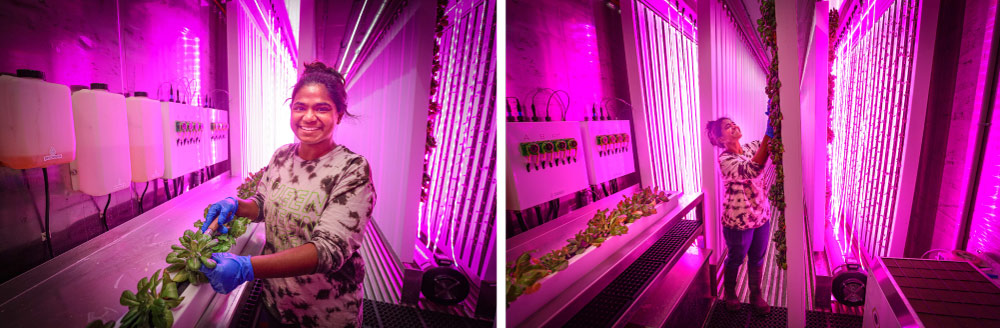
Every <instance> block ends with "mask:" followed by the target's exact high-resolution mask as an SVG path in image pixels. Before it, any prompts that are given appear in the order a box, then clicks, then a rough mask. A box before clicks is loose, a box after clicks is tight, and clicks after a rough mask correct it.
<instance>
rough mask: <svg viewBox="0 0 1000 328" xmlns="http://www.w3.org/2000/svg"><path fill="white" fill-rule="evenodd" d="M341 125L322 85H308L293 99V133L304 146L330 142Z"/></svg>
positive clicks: (328, 94)
mask: <svg viewBox="0 0 1000 328" xmlns="http://www.w3.org/2000/svg"><path fill="white" fill-rule="evenodd" d="M339 123H340V119H339V115H337V108H336V106H335V105H334V103H333V99H332V98H330V93H329V92H326V87H325V86H323V85H321V84H316V83H312V84H307V85H305V86H303V87H302V88H301V89H299V92H298V93H296V94H295V98H293V99H292V132H294V133H295V136H296V137H298V138H299V140H301V141H302V143H304V144H316V143H320V142H324V141H326V142H329V141H330V138H332V137H333V129H334V128H335V127H336V126H337V124H339Z"/></svg>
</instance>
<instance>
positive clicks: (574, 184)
mask: <svg viewBox="0 0 1000 328" xmlns="http://www.w3.org/2000/svg"><path fill="white" fill-rule="evenodd" d="M583 156H584V154H583V145H582V138H581V135H580V122H576V121H572V122H516V123H507V209H512V210H525V209H529V208H532V207H534V206H536V205H539V204H542V203H545V202H548V201H550V200H553V199H556V198H559V197H562V196H565V195H568V194H572V193H574V192H577V191H580V190H583V189H586V188H587V187H589V185H588V184H587V166H586V164H585V163H584V158H583Z"/></svg>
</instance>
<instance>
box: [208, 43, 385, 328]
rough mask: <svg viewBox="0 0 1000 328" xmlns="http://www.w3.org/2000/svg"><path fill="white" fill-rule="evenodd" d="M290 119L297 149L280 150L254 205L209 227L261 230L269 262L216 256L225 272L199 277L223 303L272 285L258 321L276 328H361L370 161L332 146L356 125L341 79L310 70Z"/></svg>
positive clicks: (225, 208)
mask: <svg viewBox="0 0 1000 328" xmlns="http://www.w3.org/2000/svg"><path fill="white" fill-rule="evenodd" d="M290 110H291V120H290V127H291V129H292V131H293V133H295V135H296V136H297V137H298V139H299V140H300V142H299V143H293V144H289V145H285V146H282V147H280V148H278V150H277V151H276V152H275V154H274V156H273V157H272V158H271V161H270V163H269V164H268V166H267V168H266V170H265V171H264V175H263V178H262V180H261V182H262V185H261V186H262V188H259V189H258V193H257V194H256V195H255V196H254V197H253V198H252V199H251V200H250V201H242V200H236V199H235V198H232V197H230V198H227V199H224V200H222V201H220V202H219V203H216V204H215V205H212V207H211V208H210V209H209V212H208V214H207V215H206V222H208V224H205V225H203V227H205V228H207V227H208V225H209V224H211V222H212V221H213V220H218V222H219V223H220V224H224V223H226V222H228V221H229V220H231V219H232V217H233V215H232V214H234V213H235V214H236V216H245V217H251V218H256V220H255V221H257V222H260V221H263V222H264V225H265V227H266V229H267V243H266V244H265V246H264V251H263V254H262V255H260V256H254V257H252V258H251V257H250V256H237V255H233V254H229V253H216V254H214V255H213V256H212V258H213V259H215V260H216V262H218V265H217V266H216V267H215V268H212V269H210V268H206V267H202V272H205V275H206V276H207V277H208V279H209V280H210V282H211V284H212V288H213V289H215V291H216V292H219V293H229V292H230V291H232V290H233V289H234V288H236V287H237V286H239V285H241V284H243V283H244V282H247V281H252V280H253V279H254V278H260V279H265V280H266V282H267V283H266V284H265V288H264V291H265V295H266V297H265V304H266V308H267V311H262V316H263V318H262V319H261V320H262V321H266V322H270V323H271V324H272V325H277V326H281V325H295V326H305V327H311V326H323V327H352V326H360V323H361V303H362V302H361V300H362V298H363V295H364V293H363V289H362V283H363V279H364V272H365V268H364V266H365V264H364V260H363V259H362V258H361V255H360V253H359V247H360V246H361V243H362V240H363V234H364V232H363V228H364V227H365V226H366V225H367V223H368V221H369V220H370V219H371V215H372V208H373V207H374V205H375V189H374V186H373V185H372V180H371V169H370V168H369V166H368V161H367V160H366V159H365V158H364V157H362V156H361V155H358V154H355V153H354V152H352V151H350V150H349V149H347V147H345V146H343V145H338V144H337V143H336V142H334V140H333V131H334V130H335V129H336V128H337V126H338V125H339V124H340V122H341V119H343V117H344V116H345V115H350V114H348V112H347V93H346V92H345V90H344V78H343V76H342V75H340V73H338V72H336V71H334V70H333V69H331V68H328V67H326V65H324V64H323V63H319V62H316V63H312V64H307V65H306V69H305V72H304V73H303V74H302V76H301V77H300V78H299V81H298V82H297V83H296V84H295V88H294V89H293V91H292V104H291V108H290ZM303 204H304V205H303ZM279 323H280V324H279Z"/></svg>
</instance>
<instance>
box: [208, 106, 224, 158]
mask: <svg viewBox="0 0 1000 328" xmlns="http://www.w3.org/2000/svg"><path fill="white" fill-rule="evenodd" d="M204 110H205V118H206V119H205V125H206V129H205V141H204V143H205V152H204V155H205V165H213V164H217V163H219V162H222V161H225V160H227V159H229V112H226V111H221V110H218V109H214V108H204Z"/></svg>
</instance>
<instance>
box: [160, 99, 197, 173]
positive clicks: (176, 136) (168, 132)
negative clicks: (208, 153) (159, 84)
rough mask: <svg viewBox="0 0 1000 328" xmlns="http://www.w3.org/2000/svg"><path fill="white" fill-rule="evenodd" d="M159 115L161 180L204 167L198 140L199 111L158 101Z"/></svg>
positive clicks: (183, 105) (184, 105)
mask: <svg viewBox="0 0 1000 328" xmlns="http://www.w3.org/2000/svg"><path fill="white" fill-rule="evenodd" d="M160 105H161V113H162V115H163V161H164V169H163V177H164V178H165V179H174V178H177V177H181V176H184V175H186V174H188V173H191V172H194V171H195V170H198V169H200V168H202V167H204V166H205V165H204V164H205V163H204V159H203V157H202V156H203V155H202V153H203V151H202V148H203V147H202V146H201V141H202V138H203V132H204V129H205V124H204V122H203V121H202V117H203V115H202V112H201V108H197V107H194V106H190V105H186V104H179V103H174V102H161V103H160Z"/></svg>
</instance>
